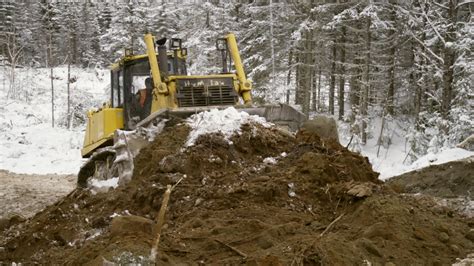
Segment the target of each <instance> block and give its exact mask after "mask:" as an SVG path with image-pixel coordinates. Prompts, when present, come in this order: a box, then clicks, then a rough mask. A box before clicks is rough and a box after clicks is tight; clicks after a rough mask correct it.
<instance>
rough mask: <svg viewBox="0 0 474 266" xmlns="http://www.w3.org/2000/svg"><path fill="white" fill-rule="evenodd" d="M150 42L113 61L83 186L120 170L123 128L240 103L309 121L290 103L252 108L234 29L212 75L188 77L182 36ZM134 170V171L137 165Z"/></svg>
mask: <svg viewBox="0 0 474 266" xmlns="http://www.w3.org/2000/svg"><path fill="white" fill-rule="evenodd" d="M144 40H145V44H146V53H144V54H139V55H135V54H133V52H132V51H130V50H125V56H124V57H123V58H121V59H120V60H118V62H116V63H115V64H113V65H112V67H111V90H110V101H109V102H108V103H105V104H104V105H103V106H102V107H101V108H99V109H96V110H91V111H89V112H88V122H87V128H86V134H85V139H84V146H83V148H82V150H81V153H82V157H83V158H88V160H87V161H86V162H85V164H84V165H83V166H82V167H81V169H80V171H79V174H78V185H79V186H82V187H84V186H87V182H88V179H89V178H90V177H92V176H95V177H97V178H101V179H104V178H110V177H111V176H114V175H115V174H116V173H115V174H114V173H113V171H117V170H116V169H115V170H113V169H112V168H113V167H112V166H113V165H114V163H116V162H117V161H119V160H118V159H117V157H118V150H119V149H120V147H121V146H123V141H122V142H120V136H119V135H118V134H117V132H123V131H131V130H136V129H138V128H141V127H146V126H148V125H149V124H150V123H152V122H153V121H156V120H157V119H160V118H161V119H162V118H168V117H170V116H177V117H181V118H185V117H187V116H189V115H191V114H194V113H197V112H202V111H205V110H209V109H211V108H220V109H222V108H226V107H229V106H234V107H236V108H239V110H242V111H245V112H248V113H249V114H256V115H259V116H262V117H265V118H266V119H267V121H270V122H274V123H276V124H278V125H280V126H282V127H285V128H287V129H289V130H297V129H298V128H299V126H300V125H301V124H302V123H303V122H304V121H305V120H306V118H305V116H304V115H303V114H302V113H301V112H299V111H297V110H295V109H294V108H292V107H291V106H289V105H284V104H279V105H267V106H262V107H252V96H251V89H252V83H251V82H250V81H249V80H248V79H247V77H246V74H245V71H244V67H243V64H242V61H241V58H240V54H239V50H238V47H237V41H236V38H235V35H234V34H232V33H229V34H227V35H225V37H224V38H219V39H217V40H216V51H217V56H220V57H221V58H222V72H221V73H217V74H211V75H188V73H187V65H186V57H187V53H188V51H187V49H186V48H184V47H183V46H182V45H183V43H182V40H181V39H178V38H172V39H170V40H167V39H166V38H161V39H156V38H155V37H154V36H153V35H152V34H146V35H145V37H144ZM167 43H168V47H167V45H166V44H167ZM219 53H220V54H219ZM118 142H120V144H121V145H118ZM125 143H126V141H125ZM125 145H128V143H126V144H125ZM145 145H146V144H145ZM141 146H143V144H141ZM128 150H129V149H128ZM132 164H133V163H132ZM129 168H132V170H131V171H133V165H131V166H129ZM119 171H123V169H122V170H119Z"/></svg>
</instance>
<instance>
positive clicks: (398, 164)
mask: <svg viewBox="0 0 474 266" xmlns="http://www.w3.org/2000/svg"><path fill="white" fill-rule="evenodd" d="M371 126H372V128H371V129H370V130H371V132H372V134H370V135H369V139H368V140H367V144H366V145H362V144H356V145H354V140H353V142H352V145H351V147H350V149H352V150H355V151H357V152H360V153H361V154H362V155H363V156H366V157H368V158H369V161H370V163H371V164H372V168H373V169H374V171H376V172H379V173H380V176H379V178H380V179H381V180H386V179H388V178H390V177H394V176H398V175H401V174H403V173H406V172H410V171H414V170H417V169H420V168H424V167H427V166H430V165H435V164H442V163H447V162H450V161H456V160H461V159H464V158H469V157H471V156H474V152H471V151H467V150H464V149H460V148H442V149H440V150H438V151H437V152H436V153H434V152H431V153H428V154H426V155H424V156H422V157H420V158H418V159H417V160H415V161H413V162H410V158H409V157H408V156H407V153H409V150H410V148H409V146H408V143H407V142H406V139H405V136H406V134H407V133H406V132H405V131H404V129H403V128H404V125H403V122H401V121H393V122H392V126H391V127H388V129H386V132H389V133H384V135H388V136H389V137H390V139H391V141H390V142H388V143H389V144H388V143H387V142H386V141H385V143H384V145H381V146H380V149H379V145H377V140H378V137H379V132H380V127H381V120H380V119H375V120H374V121H372V122H371ZM338 129H339V139H340V141H341V144H342V145H343V146H346V145H347V144H348V143H349V141H350V138H351V134H350V133H349V126H348V125H347V124H345V123H339V124H338Z"/></svg>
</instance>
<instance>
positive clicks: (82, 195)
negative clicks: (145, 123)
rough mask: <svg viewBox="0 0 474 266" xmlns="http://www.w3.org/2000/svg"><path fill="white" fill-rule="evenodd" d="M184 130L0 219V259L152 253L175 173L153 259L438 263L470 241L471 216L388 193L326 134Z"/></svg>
mask: <svg viewBox="0 0 474 266" xmlns="http://www.w3.org/2000/svg"><path fill="white" fill-rule="evenodd" d="M188 133H189V128H188V127H187V126H186V125H184V124H179V123H176V122H173V121H171V122H170V123H169V124H168V126H167V128H165V130H164V131H163V132H162V133H161V134H160V135H159V136H158V137H157V138H156V140H155V141H154V142H153V143H152V144H151V145H150V146H149V147H147V148H145V149H144V150H142V151H141V152H140V154H139V155H138V157H137V158H136V159H135V172H134V176H133V179H132V181H131V182H129V183H128V184H126V185H124V186H121V187H118V188H117V189H115V190H113V189H111V190H110V191H109V192H108V193H99V194H95V195H94V194H92V193H91V192H90V191H88V190H79V189H78V190H75V191H74V192H73V193H71V194H70V195H68V196H67V197H65V198H63V199H62V200H61V201H59V202H57V203H56V204H55V205H53V206H50V207H48V208H47V209H45V210H44V211H43V212H41V213H39V214H37V215H36V216H35V217H34V218H32V219H30V220H28V221H27V222H25V223H23V224H19V225H15V226H13V227H11V228H10V229H8V230H7V231H6V232H4V234H3V239H1V240H0V247H2V248H0V262H23V263H40V264H47V263H49V264H51V263H53V264H101V263H103V262H104V261H111V262H115V263H123V264H126V263H141V264H144V265H146V264H151V262H150V261H149V260H148V256H149V254H150V249H151V245H152V243H153V239H154V236H155V234H154V233H151V232H150V231H151V230H152V229H151V224H152V222H151V220H153V219H154V218H155V217H156V215H157V213H158V211H159V209H160V207H161V202H162V196H163V193H164V191H165V189H166V186H167V185H168V184H176V183H177V182H179V184H178V185H177V186H176V187H175V188H174V190H173V192H172V194H171V198H170V202H169V204H168V210H167V212H166V224H165V226H164V228H163V231H162V236H161V240H160V246H159V250H158V259H159V263H161V264H179V263H185V264H238V263H246V264H250V265H291V264H310V265H312V264H330V265H342V264H362V263H364V262H370V263H375V264H383V263H387V262H394V263H396V264H400V265H405V264H435V263H438V264H448V263H451V262H454V261H455V259H456V257H464V256H465V255H466V254H468V253H470V252H472V251H473V250H474V243H473V239H474V238H473V237H472V233H471V231H470V230H473V229H472V227H474V220H472V219H471V220H469V219H466V218H463V217H459V216H458V215H457V214H456V213H453V212H451V211H449V210H447V209H445V208H443V207H442V206H439V205H438V204H437V203H436V202H434V201H431V200H430V199H429V198H426V199H423V200H421V201H420V200H419V199H417V198H413V197H409V196H403V195H399V194H397V193H395V192H393V190H391V189H390V188H387V187H386V186H385V185H383V184H382V183H381V182H380V181H379V180H378V179H377V176H378V174H377V173H375V172H373V171H372V169H371V166H370V164H369V162H368V160H367V159H366V158H363V157H360V156H359V155H357V154H355V153H352V152H350V151H348V150H347V149H345V148H344V147H342V146H341V145H339V144H338V143H337V142H335V141H330V140H329V141H323V140H321V139H319V137H318V136H316V135H312V134H310V133H308V132H306V133H305V132H303V133H300V134H298V135H297V137H296V138H295V137H293V136H291V135H289V134H287V133H284V132H282V131H279V130H278V129H275V128H266V127H263V126H260V125H249V124H247V125H243V126H242V128H241V133H240V134H238V135H235V136H234V137H233V138H231V139H230V141H228V140H226V139H225V138H224V137H223V136H222V135H219V134H211V135H206V136H201V137H200V138H199V139H198V140H197V141H196V143H195V145H194V146H191V147H188V148H183V144H184V143H185V142H186V138H187V135H188ZM124 217H126V218H124Z"/></svg>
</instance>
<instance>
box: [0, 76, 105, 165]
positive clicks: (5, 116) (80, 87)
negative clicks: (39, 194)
mask: <svg viewBox="0 0 474 266" xmlns="http://www.w3.org/2000/svg"><path fill="white" fill-rule="evenodd" d="M2 70H3V69H2V68H0V147H1V148H0V169H4V170H9V171H11V172H16V173H28V174H33V173H34V174H76V173H77V171H78V169H79V167H80V165H81V164H82V160H81V155H80V149H81V146H82V142H83V138H84V133H83V131H84V125H80V126H78V127H73V128H72V129H67V128H66V126H65V123H66V112H67V90H66V84H67V68H66V67H58V68H55V69H54V73H53V76H54V90H55V91H54V93H55V97H54V101H55V120H56V123H55V127H54V128H53V127H52V123H51V119H52V118H51V80H50V70H49V69H18V70H17V71H16V72H17V77H16V86H17V87H18V88H21V89H19V90H18V92H17V95H18V96H17V99H14V100H13V99H11V98H9V99H7V93H8V92H7V91H8V83H9V80H8V78H7V77H6V76H5V75H4V73H5V72H4V71H2ZM71 76H72V77H74V78H75V79H77V80H76V81H75V82H74V83H72V84H71V98H72V100H73V102H74V103H75V105H76V106H78V104H80V105H81V107H80V110H79V111H78V113H83V110H86V109H87V108H89V107H91V106H94V105H98V104H100V102H103V101H105V100H106V95H105V87H106V85H107V84H108V83H109V81H108V77H109V75H108V74H107V71H104V70H95V69H88V70H83V69H78V68H72V69H71ZM76 108H77V107H76Z"/></svg>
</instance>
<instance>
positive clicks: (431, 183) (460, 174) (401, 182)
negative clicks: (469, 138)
mask: <svg viewBox="0 0 474 266" xmlns="http://www.w3.org/2000/svg"><path fill="white" fill-rule="evenodd" d="M388 183H389V184H392V185H394V186H399V187H400V188H402V189H403V190H404V191H405V192H407V193H423V194H428V195H432V196H436V197H442V198H455V197H459V196H465V197H471V198H474V157H471V158H468V159H465V160H462V161H454V162H449V163H445V164H440V165H432V166H430V167H426V168H423V169H420V170H417V171H413V172H409V173H406V174H403V175H400V176H397V177H394V178H391V179H389V181H388Z"/></svg>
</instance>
